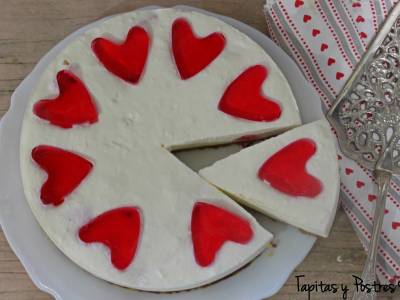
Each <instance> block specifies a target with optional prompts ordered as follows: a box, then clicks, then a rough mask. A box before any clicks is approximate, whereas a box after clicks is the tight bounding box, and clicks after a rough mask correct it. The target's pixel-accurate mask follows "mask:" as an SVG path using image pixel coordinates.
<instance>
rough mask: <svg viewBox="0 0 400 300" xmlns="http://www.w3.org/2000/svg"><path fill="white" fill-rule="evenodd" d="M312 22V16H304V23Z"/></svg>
mask: <svg viewBox="0 0 400 300" xmlns="http://www.w3.org/2000/svg"><path fill="white" fill-rule="evenodd" d="M310 20H311V16H310V15H304V17H303V22H304V23H307V22H308V21H310Z"/></svg>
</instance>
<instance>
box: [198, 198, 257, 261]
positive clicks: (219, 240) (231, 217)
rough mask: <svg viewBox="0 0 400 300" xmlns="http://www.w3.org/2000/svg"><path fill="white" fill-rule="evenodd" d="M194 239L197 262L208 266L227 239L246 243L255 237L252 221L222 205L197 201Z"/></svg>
mask: <svg viewBox="0 0 400 300" xmlns="http://www.w3.org/2000/svg"><path fill="white" fill-rule="evenodd" d="M191 231H192V240H193V250H194V255H195V258H196V262H197V263H198V264H199V265H200V266H202V267H207V266H209V265H210V264H212V263H213V261H214V259H215V256H216V254H217V252H218V250H219V249H220V248H221V247H222V246H223V244H224V243H225V242H227V241H231V242H235V243H239V244H246V243H248V242H249V241H250V240H251V238H252V237H253V230H252V228H251V226H250V223H249V222H248V221H246V220H245V219H243V218H241V217H239V216H237V215H235V214H233V213H232V212H229V211H227V210H225V209H223V208H221V207H218V206H215V205H212V204H209V203H205V202H197V203H196V204H195V206H194V208H193V212H192V224H191Z"/></svg>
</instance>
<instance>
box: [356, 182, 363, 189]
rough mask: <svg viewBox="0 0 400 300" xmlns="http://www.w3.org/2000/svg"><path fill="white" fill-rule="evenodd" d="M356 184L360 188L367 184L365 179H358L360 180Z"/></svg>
mask: <svg viewBox="0 0 400 300" xmlns="http://www.w3.org/2000/svg"><path fill="white" fill-rule="evenodd" d="M356 186H357V187H358V188H359V189H360V188H362V187H363V186H365V183H364V182H363V181H360V180H358V181H357V182H356Z"/></svg>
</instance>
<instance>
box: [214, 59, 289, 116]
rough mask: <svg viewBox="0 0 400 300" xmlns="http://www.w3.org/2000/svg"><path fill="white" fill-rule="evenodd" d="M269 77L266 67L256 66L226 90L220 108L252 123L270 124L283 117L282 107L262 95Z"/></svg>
mask: <svg viewBox="0 0 400 300" xmlns="http://www.w3.org/2000/svg"><path fill="white" fill-rule="evenodd" d="M267 76H268V71H267V69H266V68H265V67H264V66H261V65H255V66H252V67H250V68H248V69H247V70H245V71H244V72H243V73H242V74H240V75H239V76H238V77H237V78H236V79H235V80H234V81H233V82H232V83H231V84H230V85H229V86H228V88H227V89H226V91H225V93H224V95H223V96H222V98H221V100H220V102H219V105H218V108H219V109H220V110H221V111H223V112H224V113H226V114H229V115H231V116H234V117H238V118H242V119H247V120H251V121H259V122H270V121H274V120H276V119H278V118H279V117H280V116H281V107H280V106H279V104H278V103H276V102H275V101H273V100H271V99H269V98H267V97H265V96H264V95H262V84H263V82H264V80H265V79H266V78H267Z"/></svg>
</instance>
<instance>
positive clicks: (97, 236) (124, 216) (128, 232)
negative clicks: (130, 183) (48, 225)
mask: <svg viewBox="0 0 400 300" xmlns="http://www.w3.org/2000/svg"><path fill="white" fill-rule="evenodd" d="M140 229H141V217H140V211H139V209H138V208H137V207H119V208H115V209H112V210H109V211H106V212H104V213H102V214H101V215H99V216H97V217H96V218H94V219H92V220H91V221H89V222H88V223H87V224H86V225H84V226H82V227H81V228H80V229H79V238H80V239H81V240H82V241H83V242H85V243H102V244H104V245H105V246H107V247H108V248H109V250H110V252H111V263H112V264H113V266H114V267H115V268H117V269H118V270H121V271H122V270H124V269H126V268H127V267H128V266H129V265H130V264H131V263H132V261H133V259H134V257H135V254H136V249H137V247H138V244H139V238H140V231H141V230H140Z"/></svg>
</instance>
